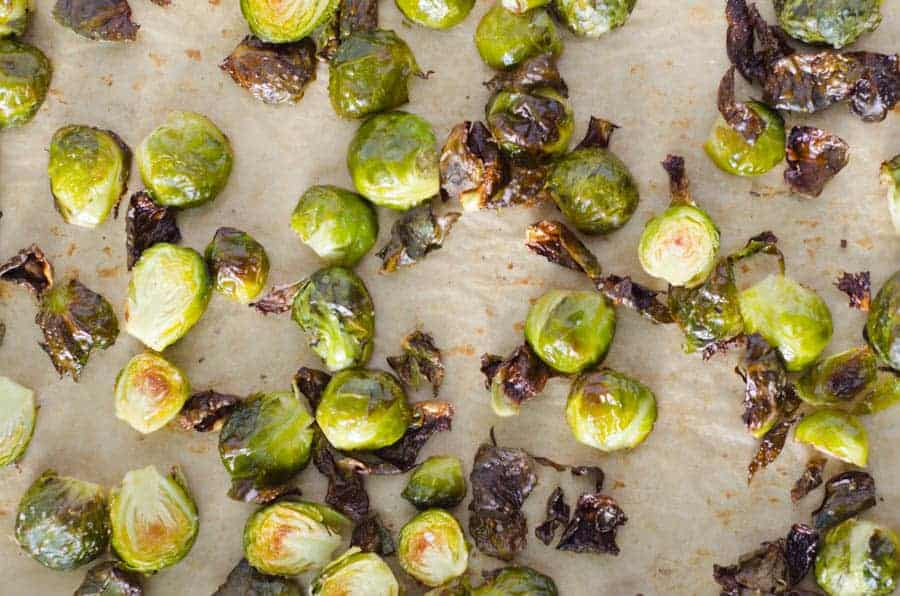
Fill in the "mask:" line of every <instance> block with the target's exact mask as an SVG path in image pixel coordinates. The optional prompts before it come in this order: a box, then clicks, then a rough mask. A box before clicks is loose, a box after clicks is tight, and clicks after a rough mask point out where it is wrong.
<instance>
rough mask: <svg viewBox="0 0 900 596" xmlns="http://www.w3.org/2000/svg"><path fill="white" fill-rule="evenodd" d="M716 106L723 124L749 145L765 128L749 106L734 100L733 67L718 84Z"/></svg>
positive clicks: (764, 124)
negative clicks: (726, 124)
mask: <svg viewBox="0 0 900 596" xmlns="http://www.w3.org/2000/svg"><path fill="white" fill-rule="evenodd" d="M718 106H719V113H720V114H722V118H724V119H725V122H727V123H728V125H729V126H730V127H731V128H732V129H733V130H734V131H736V132H737V133H739V134H740V135H741V136H742V137H744V139H745V140H746V141H747V142H748V143H750V144H753V143H755V142H756V139H758V138H759V135H761V134H762V133H763V131H764V130H765V128H766V123H765V121H764V120H763V119H762V118H761V117H760V116H759V115H758V114H757V113H756V112H754V111H753V110H751V109H750V106H748V105H747V104H745V103H740V102H738V101H736V100H735V99H734V66H732V67H731V68H729V69H728V72H726V73H725V76H724V77H722V81H721V82H720V83H719V95H718Z"/></svg>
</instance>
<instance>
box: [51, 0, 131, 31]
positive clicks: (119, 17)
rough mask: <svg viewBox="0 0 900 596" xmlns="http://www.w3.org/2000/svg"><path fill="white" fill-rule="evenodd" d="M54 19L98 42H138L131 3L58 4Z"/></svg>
mask: <svg viewBox="0 0 900 596" xmlns="http://www.w3.org/2000/svg"><path fill="white" fill-rule="evenodd" d="M53 18H54V19H55V20H56V22H57V23H59V24H60V25H62V26H63V27H67V28H69V29H71V30H72V31H74V32H75V33H77V34H78V35H80V36H82V37H86V38H88V39H93V40H95V41H134V40H135V38H136V37H137V32H138V29H140V25H138V24H137V23H135V22H134V21H132V20H131V7H130V6H129V5H128V0H57V1H56V5H55V6H54V7H53Z"/></svg>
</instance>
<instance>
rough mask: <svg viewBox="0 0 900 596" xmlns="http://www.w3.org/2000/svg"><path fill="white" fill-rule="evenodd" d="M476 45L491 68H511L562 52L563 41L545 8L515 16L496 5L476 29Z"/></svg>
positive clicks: (498, 4) (501, 6) (499, 4)
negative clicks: (530, 59)
mask: <svg viewBox="0 0 900 596" xmlns="http://www.w3.org/2000/svg"><path fill="white" fill-rule="evenodd" d="M475 46H476V47H477V48H478V53H479V54H480V55H481V59H482V60H484V62H485V64H487V65H488V66H490V67H491V68H508V67H510V66H515V65H516V64H518V63H520V62H522V61H523V60H527V59H528V58H532V57H534V56H538V55H540V54H553V55H554V56H558V55H559V54H560V53H561V52H562V47H563V46H562V39H560V37H559V33H558V32H557V31H556V25H554V24H553V19H551V18H550V13H548V12H547V11H546V10H544V9H543V8H535V9H533V10H529V11H528V12H526V13H525V14H521V15H518V14H513V13H511V12H510V11H508V10H506V9H505V8H503V5H502V4H501V3H500V2H496V3H495V4H494V5H493V6H492V7H491V9H490V10H488V11H487V12H486V13H485V14H484V16H483V17H481V20H480V21H479V22H478V27H477V28H476V29H475Z"/></svg>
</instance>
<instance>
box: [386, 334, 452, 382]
mask: <svg viewBox="0 0 900 596" xmlns="http://www.w3.org/2000/svg"><path fill="white" fill-rule="evenodd" d="M400 347H401V348H402V350H403V354H402V355H400V356H388V358H387V362H388V364H389V365H390V367H391V368H392V369H393V370H394V372H395V373H397V376H398V377H400V379H401V380H402V381H403V383H404V384H405V385H407V386H408V387H413V388H415V389H418V388H419V387H420V386H421V385H422V384H424V383H425V382H428V383H429V384H430V385H431V389H432V392H433V394H434V395H435V397H436V396H437V394H438V390H439V389H440V387H441V383H443V382H444V363H443V361H442V360H441V351H440V350H439V349H438V348H437V346H435V345H434V337H432V336H431V334H430V333H426V332H424V331H418V330H416V331H413V332H412V333H409V334H407V335H406V337H404V338H403V342H402V343H401V346H400Z"/></svg>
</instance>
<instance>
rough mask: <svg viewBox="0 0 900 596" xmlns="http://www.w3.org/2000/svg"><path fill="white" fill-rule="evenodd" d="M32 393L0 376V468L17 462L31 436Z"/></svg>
mask: <svg viewBox="0 0 900 596" xmlns="http://www.w3.org/2000/svg"><path fill="white" fill-rule="evenodd" d="M36 417H37V406H36V405H35V403H34V391H32V390H31V389H28V388H27V387H23V386H21V385H19V384H18V383H16V382H15V381H13V380H12V379H10V378H7V377H3V376H0V466H7V465H9V464H11V463H14V462H17V461H19V459H20V458H21V457H22V456H23V455H24V454H25V450H26V449H28V444H29V443H30V442H31V436H32V435H33V434H34V420H35V418H36Z"/></svg>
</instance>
